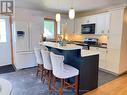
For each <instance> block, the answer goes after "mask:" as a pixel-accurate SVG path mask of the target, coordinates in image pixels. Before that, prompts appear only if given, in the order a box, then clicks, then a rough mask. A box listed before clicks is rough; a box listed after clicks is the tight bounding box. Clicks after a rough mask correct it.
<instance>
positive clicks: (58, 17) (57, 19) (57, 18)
mask: <svg viewBox="0 0 127 95" xmlns="http://www.w3.org/2000/svg"><path fill="white" fill-rule="evenodd" d="M60 19H61V17H60V13H56V21H57V22H60Z"/></svg>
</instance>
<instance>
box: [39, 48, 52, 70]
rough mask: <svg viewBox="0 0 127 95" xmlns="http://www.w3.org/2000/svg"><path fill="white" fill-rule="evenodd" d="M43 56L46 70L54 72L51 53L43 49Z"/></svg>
mask: <svg viewBox="0 0 127 95" xmlns="http://www.w3.org/2000/svg"><path fill="white" fill-rule="evenodd" d="M41 54H42V58H43V63H44V68H45V69H47V70H52V64H51V59H50V52H49V51H47V50H43V49H42V50H41Z"/></svg>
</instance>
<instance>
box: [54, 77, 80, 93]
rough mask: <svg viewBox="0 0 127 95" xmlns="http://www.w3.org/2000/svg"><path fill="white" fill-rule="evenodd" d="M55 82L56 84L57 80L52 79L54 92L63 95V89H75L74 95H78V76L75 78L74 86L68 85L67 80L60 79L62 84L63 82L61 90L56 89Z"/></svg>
mask: <svg viewBox="0 0 127 95" xmlns="http://www.w3.org/2000/svg"><path fill="white" fill-rule="evenodd" d="M55 82H56V78H55V77H53V78H52V91H56V92H59V95H62V94H63V89H65V88H74V91H75V94H74V95H78V76H75V83H74V84H70V83H67V82H66V81H65V79H60V82H61V83H60V84H61V85H60V89H56V88H55Z"/></svg>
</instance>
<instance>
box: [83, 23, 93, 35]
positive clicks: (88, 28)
mask: <svg viewBox="0 0 127 95" xmlns="http://www.w3.org/2000/svg"><path fill="white" fill-rule="evenodd" d="M81 33H82V34H95V23H92V24H83V25H81Z"/></svg>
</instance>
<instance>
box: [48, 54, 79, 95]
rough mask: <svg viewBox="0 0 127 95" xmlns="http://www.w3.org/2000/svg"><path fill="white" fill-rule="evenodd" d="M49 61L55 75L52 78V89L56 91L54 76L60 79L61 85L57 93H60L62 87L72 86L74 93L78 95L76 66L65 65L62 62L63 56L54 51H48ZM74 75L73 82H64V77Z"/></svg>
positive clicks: (60, 94)
mask: <svg viewBox="0 0 127 95" xmlns="http://www.w3.org/2000/svg"><path fill="white" fill-rule="evenodd" d="M50 57H51V62H52V69H53V75H54V76H55V77H54V78H53V80H52V83H53V84H52V89H53V90H55V91H58V90H57V89H56V88H55V78H59V79H60V80H61V87H60V89H59V95H62V93H63V89H64V88H74V89H75V95H78V75H79V70H77V69H76V68H74V67H72V66H69V65H65V64H64V63H63V61H64V56H61V55H56V54H54V53H52V52H51V53H50ZM72 77H75V83H74V84H70V83H68V82H66V81H65V80H66V79H69V78H72Z"/></svg>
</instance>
